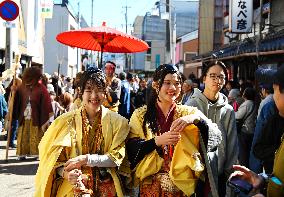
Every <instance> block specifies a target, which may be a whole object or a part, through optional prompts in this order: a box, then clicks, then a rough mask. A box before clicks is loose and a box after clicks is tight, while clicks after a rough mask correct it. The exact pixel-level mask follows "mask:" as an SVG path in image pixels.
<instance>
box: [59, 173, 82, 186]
mask: <svg viewBox="0 0 284 197" xmlns="http://www.w3.org/2000/svg"><path fill="white" fill-rule="evenodd" d="M63 173H64V174H63V177H64V178H65V179H67V180H68V182H69V183H70V184H71V185H76V184H77V183H78V181H80V180H81V179H82V178H81V175H82V171H81V170H78V169H74V170H71V171H66V170H64V172H63Z"/></svg>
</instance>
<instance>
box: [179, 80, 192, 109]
mask: <svg viewBox="0 0 284 197" xmlns="http://www.w3.org/2000/svg"><path fill="white" fill-rule="evenodd" d="M193 92H194V90H193V82H192V80H190V79H187V80H185V81H184V82H183V84H182V93H183V94H182V98H181V104H183V105H184V104H185V103H186V102H187V101H188V99H190V97H191V96H192V95H193Z"/></svg>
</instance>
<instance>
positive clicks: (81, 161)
mask: <svg viewBox="0 0 284 197" xmlns="http://www.w3.org/2000/svg"><path fill="white" fill-rule="evenodd" d="M86 164H87V155H79V156H77V157H74V158H72V159H69V160H68V161H67V162H66V163H65V164H64V169H65V171H71V170H73V169H80V168H81V166H83V165H86Z"/></svg>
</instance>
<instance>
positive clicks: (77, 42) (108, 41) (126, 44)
mask: <svg viewBox="0 0 284 197" xmlns="http://www.w3.org/2000/svg"><path fill="white" fill-rule="evenodd" d="M56 40H57V41H58V42H60V43H62V44H65V45H68V46H71V47H78V48H81V49H87V50H92V51H100V52H101V62H100V63H102V53H103V52H111V53H135V52H142V51H146V50H147V49H148V44H147V43H146V42H144V41H143V40H141V39H138V38H136V37H134V36H131V35H128V34H125V33H123V32H120V31H118V30H116V29H113V28H110V27H107V26H106V25H105V22H104V23H103V24H102V26H99V27H89V28H83V29H79V30H73V31H66V32H62V33H60V34H58V35H57V36H56Z"/></svg>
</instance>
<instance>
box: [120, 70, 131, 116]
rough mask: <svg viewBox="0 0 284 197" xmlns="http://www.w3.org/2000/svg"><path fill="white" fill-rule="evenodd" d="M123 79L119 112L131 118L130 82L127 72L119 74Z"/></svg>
mask: <svg viewBox="0 0 284 197" xmlns="http://www.w3.org/2000/svg"><path fill="white" fill-rule="evenodd" d="M119 79H120V80H121V93H120V99H119V106H118V113H119V114H120V115H122V116H123V117H125V118H127V119H130V84H129V82H128V80H126V73H125V72H121V73H120V74H119Z"/></svg>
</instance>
